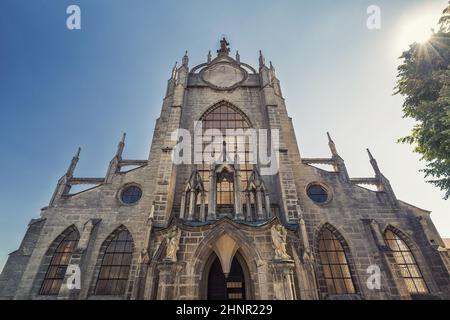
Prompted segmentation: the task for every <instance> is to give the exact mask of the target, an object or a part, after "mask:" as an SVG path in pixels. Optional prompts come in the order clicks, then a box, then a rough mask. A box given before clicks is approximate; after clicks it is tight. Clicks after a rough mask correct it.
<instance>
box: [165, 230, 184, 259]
mask: <svg viewBox="0 0 450 320" xmlns="http://www.w3.org/2000/svg"><path fill="white" fill-rule="evenodd" d="M180 238H181V230H180V229H178V228H177V227H173V228H172V229H171V230H170V231H169V234H168V235H167V247H166V257H165V259H164V260H168V261H172V262H176V261H177V251H178V246H179V243H180Z"/></svg>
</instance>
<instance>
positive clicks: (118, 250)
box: [95, 229, 133, 295]
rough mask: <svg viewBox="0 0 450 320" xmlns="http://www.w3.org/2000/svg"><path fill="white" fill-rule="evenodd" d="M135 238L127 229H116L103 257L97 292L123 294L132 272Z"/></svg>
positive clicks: (100, 293)
mask: <svg viewBox="0 0 450 320" xmlns="http://www.w3.org/2000/svg"><path fill="white" fill-rule="evenodd" d="M132 255H133V238H132V237H131V234H130V232H129V231H128V230H126V229H119V230H118V231H116V234H115V235H114V238H113V239H112V240H111V242H110V243H109V244H108V246H107V247H106V250H105V254H104V256H103V259H102V264H101V266H100V271H99V275H98V279H97V286H96V288H95V294H97V295H123V294H124V293H125V290H126V285H127V282H128V276H129V274H130V266H131V258H132Z"/></svg>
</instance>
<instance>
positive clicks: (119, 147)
mask: <svg viewBox="0 0 450 320" xmlns="http://www.w3.org/2000/svg"><path fill="white" fill-rule="evenodd" d="M126 136H127V134H126V133H125V132H124V133H123V134H122V139H121V140H120V141H119V144H118V145H117V152H116V157H118V158H119V159H121V158H122V153H123V149H124V148H125V137H126Z"/></svg>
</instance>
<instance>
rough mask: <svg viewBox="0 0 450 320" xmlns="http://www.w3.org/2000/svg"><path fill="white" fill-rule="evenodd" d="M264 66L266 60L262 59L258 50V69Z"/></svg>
mask: <svg viewBox="0 0 450 320" xmlns="http://www.w3.org/2000/svg"><path fill="white" fill-rule="evenodd" d="M265 65H266V60H265V59H264V56H263V54H262V51H261V50H259V67H260V68H261V67H262V66H265Z"/></svg>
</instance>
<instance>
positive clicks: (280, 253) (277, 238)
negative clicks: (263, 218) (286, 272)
mask: <svg viewBox="0 0 450 320" xmlns="http://www.w3.org/2000/svg"><path fill="white" fill-rule="evenodd" d="M270 234H271V235H272V243H273V247H274V249H275V260H291V257H290V256H289V255H288V254H287V252H286V236H287V232H286V229H285V228H284V227H283V226H282V225H280V224H276V225H273V226H272V228H271V229H270Z"/></svg>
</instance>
